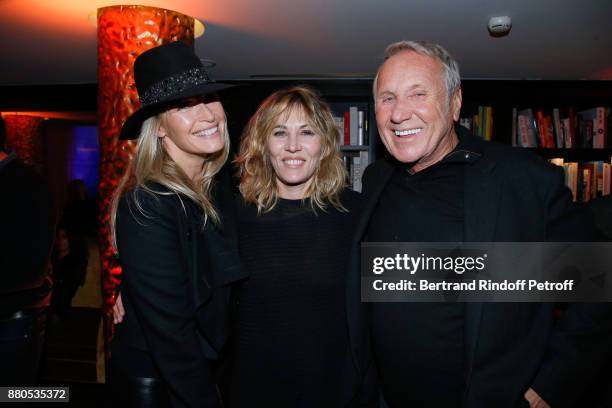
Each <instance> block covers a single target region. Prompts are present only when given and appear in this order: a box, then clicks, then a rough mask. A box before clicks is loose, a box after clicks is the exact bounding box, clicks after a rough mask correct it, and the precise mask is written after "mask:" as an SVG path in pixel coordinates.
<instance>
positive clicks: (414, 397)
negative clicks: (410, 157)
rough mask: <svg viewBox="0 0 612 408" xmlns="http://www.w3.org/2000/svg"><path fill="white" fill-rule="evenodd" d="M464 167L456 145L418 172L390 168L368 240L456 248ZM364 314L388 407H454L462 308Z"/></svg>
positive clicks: (376, 308)
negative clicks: (369, 316) (453, 244)
mask: <svg viewBox="0 0 612 408" xmlns="http://www.w3.org/2000/svg"><path fill="white" fill-rule="evenodd" d="M467 162H469V160H467V159H466V158H465V156H464V155H463V154H462V152H461V147H460V146H458V147H457V148H456V149H455V150H454V151H453V152H452V153H451V154H449V155H448V156H446V157H445V158H444V159H443V160H442V161H440V162H439V163H437V164H435V165H433V166H431V167H428V168H426V169H424V170H422V171H420V172H418V173H414V174H411V173H409V172H408V171H407V169H406V168H407V166H406V165H403V164H401V163H396V170H395V172H394V174H393V175H392V176H391V180H390V181H389V184H388V185H387V187H386V189H385V190H384V192H383V193H382V195H381V196H380V200H379V203H378V206H377V208H376V210H375V211H374V213H373V214H372V218H371V222H370V226H369V228H368V240H369V241H374V242H391V241H396V242H415V241H419V242H460V241H463V221H464V220H463V218H464V217H463V181H464V166H465V164H466V163H467ZM382 209H384V210H382ZM372 313H373V314H372V330H373V336H372V337H373V345H374V351H375V355H376V362H377V365H378V371H379V375H380V379H381V386H382V388H383V393H384V397H385V399H386V401H387V402H388V403H389V404H390V406H393V407H396V406H397V407H404V406H416V407H420V406H422V407H425V406H427V407H438V406H440V407H442V406H444V407H455V406H459V405H460V404H461V398H462V394H463V388H464V380H463V364H464V362H463V347H464V339H463V325H464V305H463V304H457V303H373V304H372ZM398 339H402V340H401V341H398ZM433 379H435V381H434V380H433Z"/></svg>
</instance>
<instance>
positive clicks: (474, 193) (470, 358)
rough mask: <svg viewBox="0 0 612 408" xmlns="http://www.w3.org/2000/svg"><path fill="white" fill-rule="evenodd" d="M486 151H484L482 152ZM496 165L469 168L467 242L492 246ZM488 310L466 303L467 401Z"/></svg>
mask: <svg viewBox="0 0 612 408" xmlns="http://www.w3.org/2000/svg"><path fill="white" fill-rule="evenodd" d="M483 150H484V149H483ZM494 167H495V163H494V162H491V161H488V160H487V158H486V157H484V156H483V157H481V158H480V160H479V161H478V162H476V163H474V164H473V165H472V166H468V169H467V171H466V177H465V190H464V241H466V242H493V241H495V228H496V223H497V219H498V212H499V208H500V199H501V186H500V185H499V182H498V181H496V180H495V178H494V176H493V170H494ZM485 307H486V306H485V305H484V304H483V303H466V306H465V326H464V327H465V329H464V330H465V353H466V378H465V380H466V389H465V397H466V398H467V396H468V393H469V390H470V383H471V376H472V371H473V367H474V360H475V356H476V350H477V348H478V338H479V332H480V323H481V321H482V315H483V311H484V308H485Z"/></svg>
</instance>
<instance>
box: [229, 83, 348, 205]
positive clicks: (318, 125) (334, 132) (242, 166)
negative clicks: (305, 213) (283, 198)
mask: <svg viewBox="0 0 612 408" xmlns="http://www.w3.org/2000/svg"><path fill="white" fill-rule="evenodd" d="M294 110H298V111H301V112H303V114H304V116H305V118H306V119H307V120H308V121H309V123H310V125H311V126H312V127H313V130H314V131H315V132H316V133H317V134H318V135H320V137H321V157H320V160H319V166H318V167H317V169H316V170H315V173H314V174H313V176H312V182H311V183H310V184H309V186H308V188H307V190H306V195H305V198H308V199H309V200H310V204H311V206H312V207H313V209H315V207H316V208H319V209H321V210H325V208H326V207H327V205H328V204H331V205H332V206H333V207H334V208H336V209H338V210H340V211H346V209H345V208H344V207H343V206H342V203H341V202H340V193H341V192H342V189H343V188H344V187H345V186H346V177H347V173H346V169H345V167H344V164H343V163H342V159H341V158H340V154H339V147H338V137H339V133H338V127H337V126H336V123H335V121H334V118H333V116H332V113H331V109H330V108H329V106H328V105H327V103H325V101H323V100H322V99H321V97H320V96H319V95H318V94H317V93H316V92H315V91H313V90H312V89H310V88H308V87H305V86H295V87H291V88H287V89H282V90H280V91H276V92H274V93H273V94H272V95H270V96H268V97H267V98H266V99H265V100H264V101H263V102H262V103H261V105H260V106H259V108H258V109H257V112H255V114H254V115H253V117H252V118H251V119H250V120H249V122H248V124H247V127H246V129H245V132H244V134H243V136H242V140H241V142H240V149H239V154H238V157H237V158H236V159H235V160H234V163H235V164H236V166H237V168H238V175H239V177H240V185H239V189H240V192H241V193H242V196H243V198H244V200H245V202H247V203H254V204H256V205H257V210H258V212H260V213H261V212H267V211H270V210H272V209H273V208H274V206H275V205H276V203H277V202H278V188H277V184H276V174H275V172H274V169H273V167H272V163H271V162H270V157H269V156H270V155H269V153H268V147H267V146H268V138H269V137H270V135H271V134H272V129H273V128H274V127H275V126H276V124H277V120H278V118H279V117H282V116H283V115H284V116H288V115H289V114H290V113H291V112H293V111H294Z"/></svg>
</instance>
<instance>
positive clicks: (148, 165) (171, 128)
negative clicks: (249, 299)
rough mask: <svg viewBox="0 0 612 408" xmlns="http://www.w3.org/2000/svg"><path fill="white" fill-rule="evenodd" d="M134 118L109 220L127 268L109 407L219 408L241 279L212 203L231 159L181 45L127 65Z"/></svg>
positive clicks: (211, 87)
mask: <svg viewBox="0 0 612 408" xmlns="http://www.w3.org/2000/svg"><path fill="white" fill-rule="evenodd" d="M134 77H135V81H136V88H137V89H138V94H139V98H140V102H141V106H142V107H141V108H140V110H138V111H137V112H135V113H134V114H133V115H132V116H130V117H129V118H128V119H127V120H126V122H125V124H124V125H123V128H122V131H121V135H120V138H121V139H134V138H138V145H137V149H136V154H135V156H134V157H133V159H132V162H131V163H130V166H129V168H128V170H127V172H126V174H125V176H124V178H123V180H122V181H121V184H120V185H119V187H118V189H117V192H116V195H115V198H114V201H113V208H112V213H111V225H112V231H113V239H114V243H115V247H116V249H117V251H118V255H119V260H120V262H121V266H122V268H123V273H124V276H123V282H122V287H121V295H122V298H123V306H124V308H125V318H124V321H123V324H121V325H118V326H117V331H116V334H115V338H114V340H113V349H112V359H111V371H110V383H111V384H112V390H113V403H116V404H117V406H122V407H124V406H137V407H162V406H176V407H179V406H180V407H194V406H199V407H217V406H220V401H219V397H218V392H217V387H216V385H215V381H214V379H213V375H212V371H211V363H212V361H214V360H215V359H216V358H217V357H218V353H219V352H220V350H221V348H222V346H223V344H224V342H225V339H226V338H227V334H228V328H229V321H228V317H229V315H228V311H229V309H228V308H229V305H228V297H229V296H228V290H229V285H230V284H231V283H232V282H235V281H238V280H240V279H242V278H243V277H244V276H243V270H242V268H241V266H240V264H239V261H238V257H237V255H236V251H235V246H234V245H233V241H232V240H230V239H229V238H227V237H226V236H225V234H224V231H223V228H222V227H223V225H224V224H226V223H227V222H231V220H228V219H226V218H224V217H223V215H222V211H220V209H219V206H216V205H215V203H213V200H212V198H211V197H212V194H211V189H212V185H213V178H214V176H215V175H216V174H217V173H218V172H219V170H220V169H221V167H222V166H223V164H224V162H225V160H226V159H227V156H228V152H229V138H228V134H227V127H226V118H225V112H224V110H223V106H222V105H221V102H220V101H219V100H218V99H217V97H216V96H215V91H218V90H220V89H222V88H224V87H227V85H225V84H220V83H215V82H213V81H211V80H210V78H209V77H208V74H207V73H206V71H205V69H204V67H203V65H202V63H201V62H200V60H199V58H198V57H197V56H196V55H195V54H194V53H193V51H192V50H191V49H190V48H189V47H188V46H187V45H185V44H184V43H182V42H173V43H170V44H166V45H162V46H159V47H156V48H153V49H151V50H148V51H146V52H144V53H143V54H141V55H140V56H139V57H138V58H137V59H136V62H135V64H134Z"/></svg>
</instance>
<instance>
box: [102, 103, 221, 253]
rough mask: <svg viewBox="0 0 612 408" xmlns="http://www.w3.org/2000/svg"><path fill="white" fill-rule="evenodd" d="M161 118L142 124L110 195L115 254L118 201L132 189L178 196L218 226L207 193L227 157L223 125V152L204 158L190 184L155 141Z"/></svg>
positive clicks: (135, 200)
mask: <svg viewBox="0 0 612 408" xmlns="http://www.w3.org/2000/svg"><path fill="white" fill-rule="evenodd" d="M163 114H164V113H163V112H162V113H159V114H157V115H156V116H152V117H150V118H148V119H146V120H145V121H144V122H143V124H142V128H141V130H140V136H139V138H138V144H137V145H136V154H135V155H134V157H133V158H132V160H131V161H130V163H129V165H128V168H127V170H126V172H125V174H124V175H123V178H122V179H121V182H120V183H119V186H118V187H117V190H115V193H114V194H113V199H112V202H111V213H110V227H111V237H112V238H111V239H112V244H113V248H114V249H115V251H117V237H116V221H117V208H118V207H119V201H120V199H121V197H122V196H123V195H124V194H126V193H128V192H131V191H134V190H136V189H141V190H143V191H146V192H149V193H152V194H156V195H174V194H176V195H177V196H178V197H179V199H181V196H184V197H187V198H189V199H191V200H192V201H193V202H195V203H196V204H197V205H198V206H199V207H200V208H201V209H202V211H203V213H204V223H206V222H207V221H208V219H211V220H212V221H213V222H215V223H218V222H219V215H218V213H217V211H216V210H215V207H214V205H213V203H212V200H211V197H210V190H211V187H212V183H213V178H214V176H215V175H216V174H217V173H218V172H219V170H221V167H223V164H224V163H225V161H226V160H227V157H228V155H229V144H230V143H229V135H228V132H227V125H226V122H225V121H224V122H223V125H219V126H220V127H219V130H220V131H221V134H222V135H223V139H224V144H223V149H221V150H220V151H218V152H215V153H212V154H210V155H208V156H207V157H206V160H205V161H204V164H203V165H202V172H201V173H200V175H199V177H198V178H197V179H196V180H192V179H190V178H189V177H188V176H187V174H185V172H184V171H183V170H181V168H180V167H179V166H178V165H177V164H176V162H175V161H174V160H172V158H171V157H170V155H169V154H168V153H167V152H166V149H165V148H164V147H163V141H162V138H160V137H158V132H159V127H160V125H161V117H162V115H163ZM150 182H155V183H159V184H161V185H162V186H164V187H166V188H167V189H168V190H170V191H157V190H154V189H153V188H151V186H150V185H149V184H148V183H150ZM130 199H131V200H133V201H132V202H131V203H129V204H132V203H133V204H134V205H135V206H136V208H137V209H138V211H139V212H140V213H141V214H142V215H143V216H145V217H147V218H150V216H151V215H150V214H147V213H146V212H145V211H144V208H143V207H142V203H141V202H140V201H139V200H138V197H137V195H135V194H134V195H131V197H130ZM181 203H182V200H181ZM183 208H184V206H183ZM117 252H118V251H117Z"/></svg>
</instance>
